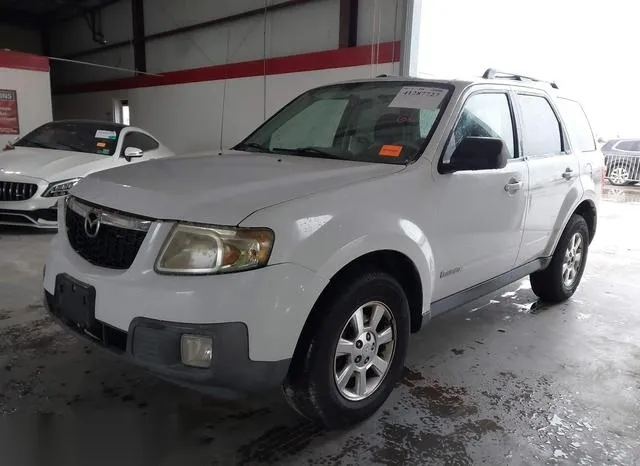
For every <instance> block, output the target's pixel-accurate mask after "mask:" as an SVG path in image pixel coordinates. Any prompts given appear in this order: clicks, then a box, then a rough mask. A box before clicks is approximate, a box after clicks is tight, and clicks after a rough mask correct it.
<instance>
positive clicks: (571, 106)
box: [557, 99, 596, 152]
mask: <svg viewBox="0 0 640 466" xmlns="http://www.w3.org/2000/svg"><path fill="white" fill-rule="evenodd" d="M557 102H558V107H559V109H560V112H561V113H562V116H563V118H564V121H565V123H566V124H567V129H568V130H569V134H570V135H571V142H572V147H573V146H575V147H576V149H578V150H580V151H581V152H589V151H594V150H596V142H595V140H594V138H593V131H591V125H590V124H589V120H587V115H586V114H585V113H584V110H583V109H582V106H581V105H580V104H579V103H578V102H575V101H573V100H569V99H558V100H557Z"/></svg>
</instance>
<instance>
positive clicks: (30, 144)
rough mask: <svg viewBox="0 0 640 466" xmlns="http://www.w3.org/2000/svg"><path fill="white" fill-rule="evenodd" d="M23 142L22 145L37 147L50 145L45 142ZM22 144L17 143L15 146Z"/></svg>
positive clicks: (42, 147)
mask: <svg viewBox="0 0 640 466" xmlns="http://www.w3.org/2000/svg"><path fill="white" fill-rule="evenodd" d="M23 144H24V147H37V148H39V149H51V146H48V145H46V144H42V143H41V142H35V141H24V142H23ZM23 144H18V145H17V146H18V147H20V146H22V145H23Z"/></svg>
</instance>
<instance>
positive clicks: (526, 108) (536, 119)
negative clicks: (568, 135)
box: [518, 95, 562, 156]
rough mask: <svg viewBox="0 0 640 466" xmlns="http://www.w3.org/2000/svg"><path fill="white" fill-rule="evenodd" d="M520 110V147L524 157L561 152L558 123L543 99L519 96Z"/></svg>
mask: <svg viewBox="0 0 640 466" xmlns="http://www.w3.org/2000/svg"><path fill="white" fill-rule="evenodd" d="M518 101H519V102H520V108H521V110H522V126H523V128H522V129H523V134H522V146H523V149H524V155H526V156H535V155H548V154H560V153H561V152H562V136H561V133H560V122H559V121H558V118H557V117H556V114H555V113H554V112H553V109H552V108H551V105H550V104H549V101H548V100H547V99H545V98H544V97H538V96H533V95H519V96H518Z"/></svg>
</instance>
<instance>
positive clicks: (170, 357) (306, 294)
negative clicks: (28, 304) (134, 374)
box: [43, 215, 328, 393]
mask: <svg viewBox="0 0 640 466" xmlns="http://www.w3.org/2000/svg"><path fill="white" fill-rule="evenodd" d="M63 216H64V215H61V217H63ZM172 226H173V223H172V222H156V223H154V224H153V226H152V227H151V229H150V230H149V232H148V234H147V236H146V238H145V240H144V241H143V243H142V245H141V247H140V250H139V252H138V255H137V256H136V259H135V260H134V262H133V264H132V265H131V267H130V268H129V269H127V270H114V269H107V268H103V267H98V266H94V265H92V264H90V263H89V262H87V261H86V260H85V259H83V258H82V257H80V256H79V255H78V254H77V253H76V252H75V251H74V250H73V249H72V248H71V246H70V244H69V241H68V239H67V236H66V232H65V231H64V230H60V231H59V232H58V234H57V235H56V236H55V237H54V239H53V242H52V247H51V250H50V253H49V256H48V258H47V261H46V267H45V272H44V281H43V284H44V290H45V296H46V300H47V301H48V305H49V307H50V308H51V309H52V311H53V312H52V314H53V315H54V317H55V316H56V314H59V313H57V312H56V311H57V310H56V309H53V303H54V301H56V300H55V299H54V296H53V295H54V293H55V291H56V280H57V277H58V276H59V275H63V274H65V275H67V276H69V277H70V278H72V279H74V280H77V281H78V282H81V283H82V284H84V285H87V286H89V287H93V288H94V289H95V306H94V312H93V316H92V317H93V318H94V319H95V321H96V322H97V323H98V325H99V326H100V330H99V331H97V332H93V333H94V334H95V333H98V334H99V335H93V336H91V335H87V334H86V333H84V332H83V333H82V335H81V336H83V337H84V338H87V339H89V340H90V341H92V342H93V343H97V344H99V345H101V346H105V347H107V348H108V349H110V350H111V351H115V352H116V353H119V354H120V355H122V356H125V357H127V358H129V359H132V360H133V362H135V363H137V364H140V365H142V366H143V367H145V368H147V369H149V370H150V371H152V372H153V373H155V374H157V375H159V376H161V377H163V378H167V379H170V380H172V381H174V382H177V383H179V384H182V385H188V386H191V387H193V388H197V389H199V390H200V391H206V392H211V391H217V389H222V390H221V391H223V392H224V391H237V392H241V393H242V392H245V393H250V392H251V389H252V386H253V387H254V388H255V389H256V390H262V389H264V388H265V387H266V386H267V385H274V384H276V383H278V384H279V383H281V382H282V381H283V379H284V376H285V375H286V370H287V369H288V367H289V362H290V360H291V358H292V357H293V353H294V351H295V348H296V345H297V343H298V339H299V337H300V334H301V332H302V328H303V326H304V324H305V322H306V320H307V317H308V315H309V312H310V311H311V309H312V308H313V305H314V304H315V302H316V300H317V298H318V296H319V295H320V293H321V292H322V290H323V289H324V288H325V286H326V285H327V284H328V281H327V280H325V279H324V278H321V277H320V276H319V275H317V274H316V273H314V272H313V271H311V270H309V269H306V268H304V267H302V266H299V265H296V264H290V263H285V264H275V265H272V266H268V267H265V268H262V269H257V270H249V271H244V272H238V273H233V274H222V275H212V276H194V277H188V276H170V275H159V274H157V273H156V272H155V271H154V263H155V259H156V257H157V256H158V253H159V251H160V250H161V248H162V246H163V243H164V240H165V238H166V237H167V235H168V234H169V232H170V231H171V228H172ZM61 323H62V325H63V326H66V327H67V328H71V330H74V331H75V332H76V334H79V333H78V331H77V330H76V329H74V328H72V326H69V325H68V323H65V322H61ZM185 333H189V334H196V335H208V336H211V337H212V340H213V345H214V348H213V359H212V365H211V368H210V370H209V369H207V370H204V369H199V368H192V367H187V366H183V365H182V364H181V363H180V354H179V352H180V337H181V335H182V334H185ZM95 336H97V337H98V339H96V338H94V337H95ZM218 392H219V391H218Z"/></svg>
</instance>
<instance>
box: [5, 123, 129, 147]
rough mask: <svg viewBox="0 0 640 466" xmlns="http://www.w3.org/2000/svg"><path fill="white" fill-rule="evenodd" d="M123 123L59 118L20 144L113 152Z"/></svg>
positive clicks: (37, 130) (19, 142) (18, 144)
mask: <svg viewBox="0 0 640 466" xmlns="http://www.w3.org/2000/svg"><path fill="white" fill-rule="evenodd" d="M122 128H123V126H120V125H114V124H113V123H107V122H105V123H100V122H84V121H59V122H52V123H47V124H45V125H42V126H40V127H39V128H37V129H35V130H33V131H32V132H31V133H29V134H27V135H26V136H24V137H23V138H22V139H20V140H19V141H18V142H16V144H15V145H16V146H22V147H37V148H42V149H56V150H69V151H74V152H86V153H91V154H97V155H113V153H114V152H115V150H116V146H117V145H118V137H119V136H120V131H122Z"/></svg>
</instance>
